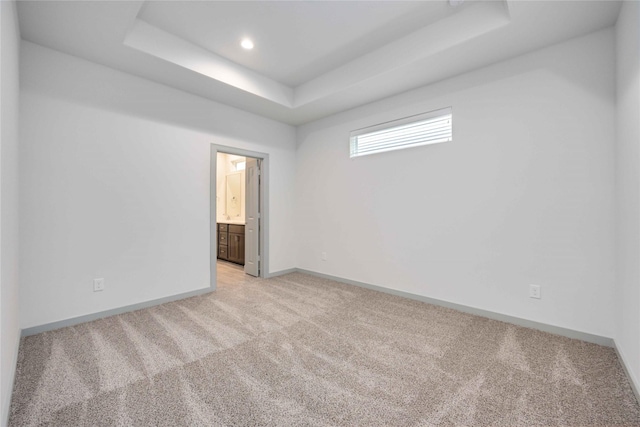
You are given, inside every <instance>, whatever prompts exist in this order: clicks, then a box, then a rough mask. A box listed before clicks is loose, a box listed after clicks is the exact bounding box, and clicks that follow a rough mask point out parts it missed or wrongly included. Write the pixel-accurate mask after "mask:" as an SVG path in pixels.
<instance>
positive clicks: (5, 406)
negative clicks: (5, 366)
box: [1, 334, 20, 427]
mask: <svg viewBox="0 0 640 427" xmlns="http://www.w3.org/2000/svg"><path fill="white" fill-rule="evenodd" d="M17 335H18V336H17V337H16V341H17V342H16V345H15V347H14V348H15V350H14V352H13V361H12V363H11V367H12V368H13V369H12V370H11V378H10V380H9V383H11V390H10V391H9V393H8V394H9V395H8V396H5V397H4V399H3V402H2V420H1V421H2V426H3V427H4V426H7V425H9V415H10V414H11V398H12V397H13V388H14V387H15V386H16V368H17V367H18V353H19V351H20V334H17Z"/></svg>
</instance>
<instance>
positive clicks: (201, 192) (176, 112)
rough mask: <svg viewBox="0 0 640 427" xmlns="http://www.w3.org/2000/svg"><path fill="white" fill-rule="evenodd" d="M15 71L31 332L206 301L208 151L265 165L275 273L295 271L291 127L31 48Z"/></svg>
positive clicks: (26, 322)
mask: <svg viewBox="0 0 640 427" xmlns="http://www.w3.org/2000/svg"><path fill="white" fill-rule="evenodd" d="M21 61H22V63H21V66H22V82H21V87H22V98H21V132H22V134H21V152H20V155H21V157H20V190H21V201H20V203H21V204H20V208H21V223H20V226H21V228H22V229H23V230H25V232H24V233H23V234H22V235H21V246H20V260H21V263H20V273H21V292H22V293H21V298H22V300H23V301H24V304H23V305H22V307H21V316H22V327H23V328H28V327H33V326H38V325H42V324H47V323H50V322H54V321H58V320H64V319H68V318H72V317H76V316H80V315H85V314H90V313H95V312H99V311H102V310H108V309H112V308H117V307H121V306H126V305H129V304H135V303H139V302H144V301H149V300H153V299H157V298H162V297H165V296H171V295H176V294H181V293H184V292H189V291H193V290H198V289H203V288H205V287H207V286H208V285H209V171H210V167H209V148H210V144H211V143H215V144H219V145H225V146H232V147H237V148H243V149H247V150H253V151H259V152H264V153H268V154H269V160H270V164H271V169H270V171H271V176H270V177H269V178H270V186H271V187H270V190H271V203H272V209H271V211H270V223H269V227H270V233H271V240H270V242H271V244H270V247H269V249H270V254H271V257H270V259H271V261H272V262H271V263H270V265H269V266H268V271H270V272H274V271H278V270H282V269H288V268H292V267H295V255H294V252H293V248H292V245H291V244H290V241H291V240H292V239H293V230H292V229H291V227H290V225H289V224H290V223H291V222H292V218H293V212H292V210H291V209H288V208H287V206H291V205H292V197H293V184H292V182H293V181H292V177H293V175H294V165H293V162H294V160H295V153H294V150H295V132H294V129H293V128H292V127H290V126H288V125H283V124H281V123H277V122H274V121H271V120H267V119H263V118H260V117H257V116H255V115H252V114H249V113H245V112H241V111H239V110H236V109H233V108H230V107H227V106H224V105H221V104H218V103H215V102H211V101H208V100H205V99H203V98H199V97H196V96H193V95H189V94H186V93H184V92H181V91H178V90H174V89H170V88H168V87H165V86H162V85H159V84H155V83H152V82H150V81H148V80H144V79H140V78H137V77H134V76H131V75H128V74H124V73H121V72H118V71H115V70H112V69H110V68H106V67H103V66H101V65H97V64H95V63H91V62H87V61H84V60H81V59H78V58H75V57H72V56H68V55H64V54H61V53H59V52H56V51H53V50H50V49H46V48H43V47H40V46H38V45H34V44H32V43H28V42H23V44H22V50H21ZM213 256H214V257H215V254H213ZM94 277H104V278H105V282H106V290H105V291H104V292H98V293H94V292H93V291H92V279H93V278H94Z"/></svg>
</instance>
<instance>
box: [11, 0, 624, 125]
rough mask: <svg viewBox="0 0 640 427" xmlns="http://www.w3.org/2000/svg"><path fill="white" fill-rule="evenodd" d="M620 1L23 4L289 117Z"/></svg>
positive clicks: (149, 69)
mask: <svg viewBox="0 0 640 427" xmlns="http://www.w3.org/2000/svg"><path fill="white" fill-rule="evenodd" d="M619 10H620V3H619V2H615V1H514V0H493V1H487V0H467V1H466V2H465V3H464V4H463V5H462V6H459V7H457V8H452V7H450V6H449V4H448V2H447V1H445V0H434V1H422V2H416V1H350V2H346V1H345V2H319V1H314V2H305V1H287V2H277V1H274V2H267V1H264V2H234V1H229V2H213V1H211V2H209V1H194V2H191V1H147V2H143V1H55V0H54V1H51V0H47V1H19V3H18V16H19V19H20V31H21V34H22V37H23V38H24V39H25V40H28V41H31V42H34V43H38V44H41V45H43V46H46V47H50V48H53V49H56V50H59V51H62V52H65V53H69V54H72V55H76V56H79V57H83V58H86V59H88V60H91V61H94V62H97V63H100V64H103V65H106V66H109V67H112V68H115V69H119V70H122V71H125V72H129V73H132V74H135V75H138V76H141V77H144V78H147V79H150V80H153V81H156V82H159V83H162V84H166V85H169V86H172V87H175V88H178V89H181V90H185V91H188V92H191V93H194V94H196V95H199V96H203V97H206V98H209V99H212V100H215V101H218V102H223V103H226V104H229V105H232V106H235V107H237V108H242V109H244V110H247V111H250V112H253V113H256V114H260V115H263V116H266V117H270V118H273V119H276V120H279V121H282V122H285V123H290V124H301V123H305V122H308V121H311V120H315V119H318V118H321V117H324V116H326V115H329V114H333V113H336V112H339V111H342V110H345V109H348V108H353V107H355V106H358V105H362V104H364V103H367V102H371V101H374V100H377V99H381V98H383V97H387V96H390V95H393V94H396V93H400V92H403V91H406V90H410V89H412V88H415V87H419V86H422V85H426V84H429V83H433V82H435V81H438V80H441V79H444V78H447V77H451V76H454V75H457V74H460V73H463V72H467V71H470V70H472V69H475V68H478V67H482V66H485V65H489V64H491V63H493V62H496V61H500V60H504V59H507V58H509V57H512V56H516V55H519V54H523V53H526V52H528V51H531V50H534V49H537V48H540V47H543V46H546V45H549V44H553V43H557V42H560V41H563V40H566V39H568V38H571V37H575V36H579V35H582V34H586V33H588V32H592V31H595V30H598V29H601V28H605V27H608V26H611V25H613V24H614V23H615V20H616V18H617V15H618V12H619ZM243 37H251V38H252V39H253V40H254V42H255V45H256V47H255V48H254V49H253V50H252V51H246V50H244V49H242V48H241V47H240V45H239V43H240V40H241V39H242V38H243Z"/></svg>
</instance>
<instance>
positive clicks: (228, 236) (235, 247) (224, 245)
mask: <svg viewBox="0 0 640 427" xmlns="http://www.w3.org/2000/svg"><path fill="white" fill-rule="evenodd" d="M218 258H219V259H223V260H225V261H231V262H235V263H236V264H241V265H244V225H238V224H222V223H218Z"/></svg>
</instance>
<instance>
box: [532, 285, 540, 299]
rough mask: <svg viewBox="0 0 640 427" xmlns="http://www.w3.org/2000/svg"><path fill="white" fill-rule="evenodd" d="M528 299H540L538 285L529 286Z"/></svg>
mask: <svg viewBox="0 0 640 427" xmlns="http://www.w3.org/2000/svg"><path fill="white" fill-rule="evenodd" d="M529 298H536V299H540V285H529Z"/></svg>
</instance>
